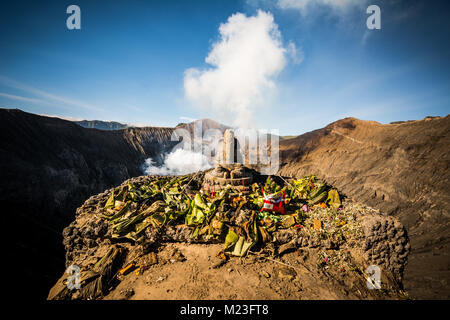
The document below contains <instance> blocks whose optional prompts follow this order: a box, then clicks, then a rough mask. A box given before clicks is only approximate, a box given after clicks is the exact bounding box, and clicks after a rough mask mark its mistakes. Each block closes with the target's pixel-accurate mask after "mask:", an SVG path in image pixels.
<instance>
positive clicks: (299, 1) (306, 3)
mask: <svg viewBox="0 0 450 320" xmlns="http://www.w3.org/2000/svg"><path fill="white" fill-rule="evenodd" d="M366 3H367V0H278V2H277V4H278V7H279V8H281V9H296V10H299V11H300V13H301V14H302V15H306V14H307V13H308V12H309V11H310V10H313V9H315V8H317V7H320V6H322V7H323V6H326V7H329V8H331V10H333V11H334V12H335V13H336V14H342V13H345V12H346V11H347V10H348V9H350V8H354V7H362V6H364V5H365V4H366Z"/></svg>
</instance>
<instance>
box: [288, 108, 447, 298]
mask: <svg viewBox="0 0 450 320" xmlns="http://www.w3.org/2000/svg"><path fill="white" fill-rule="evenodd" d="M449 146H450V117H449V116H446V117H443V118H439V117H434V118H432V117H428V118H426V119H424V120H419V121H408V122H403V123H394V124H386V125H383V124H380V123H377V122H374V121H362V120H358V119H355V118H346V119H343V120H339V121H336V122H334V123H332V124H330V125H328V126H327V127H325V128H323V129H319V130H315V131H312V132H309V133H306V134H303V135H300V136H298V137H295V138H291V139H286V140H282V141H280V152H281V158H282V166H281V169H280V173H281V174H283V175H286V176H302V175H306V174H317V175H318V176H320V177H321V178H324V179H325V180H326V181H327V182H329V183H330V184H332V185H334V186H336V187H337V188H339V190H341V191H342V192H343V193H345V194H346V195H347V196H349V197H351V198H354V199H358V201H361V202H363V203H365V204H367V205H370V206H372V207H374V208H377V209H380V210H381V211H382V212H383V213H384V214H387V215H393V216H395V217H397V218H398V219H399V220H400V221H401V222H402V223H403V225H405V227H406V228H407V230H408V234H409V238H410V241H411V249H412V251H411V254H410V256H409V260H408V265H407V268H406V271H405V278H404V285H405V289H406V290H407V291H408V293H409V294H410V296H411V297H412V298H419V299H421V298H422V299H426V298H433V299H448V298H450V285H449V282H450V271H449V263H450V257H449V254H450V250H449V245H450V238H449V227H450V213H449V207H450V193H449V190H450V172H449V164H450V148H449Z"/></svg>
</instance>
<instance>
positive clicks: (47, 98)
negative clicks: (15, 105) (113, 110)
mask: <svg viewBox="0 0 450 320" xmlns="http://www.w3.org/2000/svg"><path fill="white" fill-rule="evenodd" d="M0 83H1V84H3V85H5V86H7V87H10V88H14V89H18V90H21V91H23V92H27V93H29V94H32V95H35V96H38V97H41V98H43V99H44V101H43V102H44V103H45V104H51V105H56V104H57V103H58V104H60V105H61V104H63V105H70V106H74V107H77V108H83V109H88V110H95V111H102V109H100V108H98V107H96V106H93V105H91V104H89V103H86V102H83V101H79V100H74V99H71V98H67V97H62V96H59V95H55V94H52V93H49V92H46V91H43V90H39V89H36V88H33V87H31V86H29V85H25V84H23V83H20V82H17V81H15V80H12V79H9V78H7V77H4V76H0ZM16 100H20V99H17V96H16ZM22 101H25V100H24V99H22ZM29 102H32V101H29ZM34 102H38V100H37V99H34Z"/></svg>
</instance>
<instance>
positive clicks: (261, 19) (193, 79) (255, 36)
mask: <svg viewBox="0 0 450 320" xmlns="http://www.w3.org/2000/svg"><path fill="white" fill-rule="evenodd" d="M219 33H220V39H219V40H218V41H217V42H215V43H214V44H213V46H212V49H211V51H210V52H209V54H208V56H207V57H206V59H205V61H206V63H208V64H209V65H211V66H212V67H211V68H208V69H205V70H199V69H195V68H191V69H188V70H186V71H185V77H184V90H185V97H186V99H187V100H189V101H190V102H191V103H192V104H194V105H195V106H198V107H201V108H204V109H206V110H209V111H210V112H213V113H214V116H217V117H218V118H219V119H224V120H223V121H225V122H229V123H232V124H233V125H236V126H242V127H249V126H250V125H251V124H252V123H253V120H254V119H253V117H254V114H255V111H256V110H257V109H258V108H259V107H261V106H263V105H264V102H265V101H267V99H268V98H269V97H270V96H271V95H272V94H274V92H275V90H276V83H275V81H274V80H275V77H276V76H277V75H278V74H279V72H280V71H282V70H283V69H284V67H285V66H286V64H287V60H286V55H287V49H286V48H284V47H283V44H282V39H281V34H280V32H279V30H278V26H277V24H276V23H275V22H274V18H273V16H272V14H271V13H268V12H263V11H261V10H259V11H258V13H257V14H256V16H250V17H247V16H246V15H244V14H242V13H236V14H233V15H232V16H230V17H229V18H228V21H227V22H226V23H223V24H221V25H220V27H219Z"/></svg>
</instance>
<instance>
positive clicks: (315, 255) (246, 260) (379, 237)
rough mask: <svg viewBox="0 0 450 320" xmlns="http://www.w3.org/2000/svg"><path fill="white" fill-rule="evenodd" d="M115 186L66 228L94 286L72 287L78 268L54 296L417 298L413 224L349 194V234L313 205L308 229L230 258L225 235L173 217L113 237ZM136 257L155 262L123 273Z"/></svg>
mask: <svg viewBox="0 0 450 320" xmlns="http://www.w3.org/2000/svg"><path fill="white" fill-rule="evenodd" d="M152 179H154V177H138V178H134V179H131V180H129V181H126V182H124V183H123V184H122V186H123V187H124V186H127V185H128V182H131V183H132V184H133V185H136V186H137V185H141V184H145V183H146V182H147V181H151V180H152ZM114 190H115V189H110V190H107V191H105V192H104V193H101V194H99V195H96V196H93V197H91V198H90V199H88V200H87V201H86V202H85V203H84V204H83V206H81V207H80V208H79V209H78V210H77V218H76V220H75V221H74V222H73V223H71V225H70V226H68V227H67V228H66V229H65V230H64V233H63V235H64V244H65V248H66V266H67V267H69V266H70V265H73V264H75V265H77V266H79V267H80V268H81V270H82V279H83V281H85V282H83V284H84V285H86V286H90V288H89V289H86V290H84V291H83V289H82V290H78V291H77V290H74V291H72V290H68V289H67V288H66V285H65V282H64V281H65V279H67V277H68V275H67V274H64V275H63V276H62V277H61V279H60V280H59V281H58V282H57V283H56V284H55V286H54V287H53V288H52V290H51V291H50V294H49V297H48V298H49V299H79V298H81V299H404V298H407V297H408V296H407V293H406V292H404V290H403V287H402V273H403V269H404V267H405V265H406V263H407V256H408V253H409V250H410V245H409V241H408V237H407V234H406V232H405V229H404V227H403V225H402V224H401V223H400V222H399V221H398V220H396V219H395V218H393V217H386V216H383V215H380V214H379V212H377V210H374V209H372V208H370V207H366V206H363V205H360V204H358V203H357V202H353V201H352V200H350V199H347V200H346V201H344V203H343V208H344V209H343V212H344V213H343V215H342V216H343V217H344V215H345V217H346V220H347V225H348V228H346V229H345V230H347V231H348V233H349V234H348V235H347V237H346V240H345V241H344V242H342V243H340V244H339V245H336V244H334V243H333V242H330V241H329V240H326V239H323V238H322V237H321V236H320V235H321V232H322V231H319V230H315V229H314V228H313V226H312V225H311V224H313V221H314V220H317V219H316V218H320V219H322V220H323V229H326V226H327V224H328V216H327V212H328V211H330V213H331V211H332V209H331V208H330V209H323V210H322V209H321V210H313V211H312V212H311V213H310V216H309V217H308V219H306V220H305V222H304V225H305V227H304V228H302V229H297V228H283V227H281V228H279V229H278V230H276V231H274V232H273V233H272V238H271V241H270V242H269V243H265V244H264V245H263V246H256V247H255V248H254V249H252V250H251V251H250V252H249V253H248V254H247V255H245V256H243V257H240V258H239V257H233V256H228V257H227V258H224V257H223V256H221V255H220V252H221V251H222V250H223V244H222V243H218V241H217V239H209V240H208V239H204V238H200V239H193V238H192V237H191V234H192V232H193V230H194V229H193V228H189V227H187V226H186V225H183V224H179V225H174V226H171V227H170V226H168V227H167V228H165V229H164V231H162V232H161V233H159V234H158V235H157V234H155V233H152V232H147V231H146V240H145V241H144V242H141V243H136V242H133V241H130V240H129V239H117V238H114V237H112V229H111V225H110V224H109V223H108V222H107V221H106V220H105V219H104V218H102V213H103V212H105V203H107V201H108V199H109V198H110V196H111V194H112V192H113V191H114ZM116 190H117V189H116ZM334 210H335V211H334V212H337V209H334ZM353 218H354V219H353ZM244 224H245V221H244ZM330 224H331V222H330ZM350 226H351V227H350ZM151 230H153V229H149V231H151ZM321 230H322V229H321ZM350 234H351V235H350ZM353 235H354V236H353ZM112 250H116V251H115V252H117V255H115V256H114V257H113V258H111V260H110V261H111V267H108V268H105V267H102V266H100V267H98V265H99V263H100V264H101V262H99V261H103V260H104V258H103V257H105V256H107V257H111V255H110V253H111V251H112ZM102 258H103V259H102ZM108 259H109V258H108ZM130 262H135V264H136V266H141V267H142V266H145V268H142V269H141V267H138V268H137V269H134V270H131V272H129V273H125V274H123V275H122V274H121V273H120V272H119V270H121V268H124V267H125V266H127V265H128V264H129V263H130ZM374 264H376V265H378V266H379V267H380V268H381V275H382V276H381V283H382V287H381V290H369V289H368V288H367V285H366V281H367V279H366V278H367V277H368V275H367V274H366V269H367V267H368V266H369V265H374ZM104 270H107V271H106V272H105V271H104ZM122 270H123V269H122ZM136 271H138V273H136ZM96 276H97V277H98V278H97V279H99V281H98V282H95V285H90V284H89V283H91V284H92V283H94V281H92V282H89V281H90V280H89V277H91V278H92V277H94V278H95V277H96ZM100 279H101V280H100ZM98 288H101V289H100V290H97V289H98Z"/></svg>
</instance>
